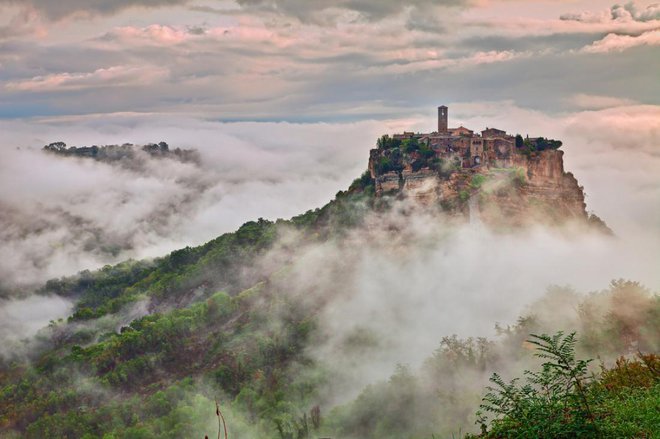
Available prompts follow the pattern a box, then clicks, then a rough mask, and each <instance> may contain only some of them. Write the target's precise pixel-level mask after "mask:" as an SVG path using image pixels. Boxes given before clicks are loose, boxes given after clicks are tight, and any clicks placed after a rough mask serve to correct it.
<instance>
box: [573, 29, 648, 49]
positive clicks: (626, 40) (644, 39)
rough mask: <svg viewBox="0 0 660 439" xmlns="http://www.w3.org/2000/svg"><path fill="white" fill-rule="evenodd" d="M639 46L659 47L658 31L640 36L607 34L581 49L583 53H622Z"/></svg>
mask: <svg viewBox="0 0 660 439" xmlns="http://www.w3.org/2000/svg"><path fill="white" fill-rule="evenodd" d="M639 46H660V30H654V31H649V32H644V33H642V34H641V35H638V36H633V35H617V34H608V35H607V36H605V38H603V39H602V40H598V41H595V42H594V43H593V44H591V45H589V46H585V47H583V48H582V52H584V53H609V52H623V51H624V50H628V49H631V48H633V47H639Z"/></svg>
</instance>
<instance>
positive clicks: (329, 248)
mask: <svg viewBox="0 0 660 439" xmlns="http://www.w3.org/2000/svg"><path fill="white" fill-rule="evenodd" d="M407 145H408V146H409V145H410V143H408V144H407ZM408 146H405V145H404V144H403V143H402V147H403V148H404V149H406V148H407V147H408ZM396 148H400V147H396ZM374 151H375V152H374ZM374 151H372V153H371V158H370V165H369V168H370V170H369V171H368V172H366V173H365V174H364V175H363V176H362V177H360V178H358V179H357V180H355V181H354V182H353V184H352V185H351V186H350V188H349V189H348V190H347V191H345V192H340V193H338V194H337V197H336V198H335V199H334V200H333V201H331V202H330V203H328V204H327V205H326V206H324V207H322V208H320V209H316V210H311V211H308V212H306V213H304V214H302V215H299V216H296V217H294V218H291V219H290V220H277V221H274V222H272V221H267V220H263V219H259V220H257V221H251V222H248V223H246V224H244V225H243V226H241V227H240V228H239V229H238V230H237V231H236V232H233V233H227V234H224V235H222V236H220V237H218V238H216V239H214V240H212V241H210V242H208V243H206V244H204V245H202V246H199V247H194V248H190V247H186V248H184V249H180V250H177V251H174V252H172V253H171V254H169V255H167V256H165V257H162V258H157V259H155V260H151V261H126V262H123V263H121V264H118V265H115V266H106V267H104V268H102V269H100V270H98V271H94V272H89V271H85V272H82V273H79V274H78V275H76V276H72V277H67V278H62V279H57V280H51V281H49V282H47V283H46V284H45V285H44V286H43V287H42V288H41V290H40V291H39V294H43V295H49V294H56V295H59V296H62V297H67V298H70V299H71V300H72V301H74V303H75V307H74V311H73V313H72V315H71V316H70V317H69V318H68V319H67V320H66V321H64V320H62V321H58V322H51V325H50V326H49V327H48V328H44V329H43V330H42V331H41V332H40V333H39V335H38V336H37V337H36V338H35V339H34V340H26V341H25V342H22V343H17V345H16V346H13V349H12V354H11V355H9V356H6V357H5V358H3V359H2V363H1V369H0V386H1V387H2V389H1V390H0V391H1V392H2V401H3V404H2V408H1V409H0V427H1V428H2V434H3V437H33V438H43V437H49V438H58V437H67V438H74V437H75V438H80V437H84V438H92V437H103V438H120V437H121V438H151V437H154V438H155V437H159V438H161V437H171V438H181V437H191V438H194V437H199V438H202V437H204V435H209V437H212V436H214V435H215V434H216V432H217V419H216V416H215V402H214V400H216V399H217V400H218V401H219V403H220V406H221V408H222V410H223V413H224V415H225V417H226V418H227V422H228V426H229V431H230V437H237V438H238V437H242V438H270V437H272V438H282V439H284V438H307V437H333V438H335V437H336V438H363V439H364V438H384V437H385V438H401V437H409V438H421V437H431V435H432V434H439V435H443V436H442V437H446V436H447V435H450V434H462V433H465V432H468V431H474V430H475V426H474V422H475V421H476V415H475V412H476V410H477V408H478V406H479V401H480V399H481V397H482V396H483V395H484V393H485V392H484V386H485V385H486V384H487V382H488V381H487V380H488V377H489V376H490V374H491V372H493V371H495V370H500V371H502V370H504V371H505V372H504V373H505V374H506V375H507V376H510V377H513V376H515V375H516V374H518V373H521V372H522V370H523V369H524V368H527V367H531V366H532V365H534V364H535V363H534V359H533V355H532V351H531V350H529V349H527V347H526V346H525V344H524V340H525V339H527V338H528V337H529V334H530V333H540V332H548V333H554V332H556V331H558V330H562V329H563V330H576V331H578V337H579V340H580V342H579V344H578V346H577V350H578V351H579V353H580V354H584V355H588V356H589V357H590V358H595V357H596V356H599V357H600V358H603V359H604V360H607V361H610V363H608V364H611V360H613V359H615V358H616V357H618V356H619V355H624V354H628V353H630V352H634V351H635V350H640V351H642V352H645V353H652V352H658V349H659V347H660V340H659V339H658V334H660V320H659V316H660V307H659V305H660V302H659V301H658V296H657V294H655V293H654V292H652V291H649V290H648V289H646V288H645V287H643V286H642V285H640V284H638V283H636V282H631V281H623V280H621V281H615V282H612V284H611V285H610V286H609V287H608V288H607V289H605V290H603V291H600V292H597V293H593V294H591V295H589V296H585V295H580V294H577V293H576V292H575V291H573V290H572V289H571V288H569V287H562V288H559V287H555V288H550V289H549V290H548V291H547V293H546V294H545V295H544V296H542V298H541V299H539V300H538V301H536V302H535V303H534V304H533V305H532V306H531V307H530V308H529V310H528V312H526V313H525V314H524V315H522V316H521V317H520V319H519V320H518V321H517V322H510V323H511V324H510V325H509V326H507V327H502V326H500V327H498V328H499V329H498V331H499V337H497V338H496V339H486V338H460V337H457V336H451V334H442V333H438V334H433V336H434V337H436V339H437V342H438V343H439V347H438V349H437V350H436V351H435V352H431V351H429V352H428V353H426V354H425V356H426V357H428V358H427V359H426V360H425V361H423V364H422V366H421V367H420V368H419V369H418V370H414V369H411V368H409V367H407V366H405V365H401V366H399V367H397V368H396V369H395V370H394V375H392V376H391V378H390V379H389V380H384V381H383V380H378V379H377V380H376V382H371V383H369V382H366V383H365V382H364V380H363V379H362V377H359V376H358V375H359V374H358V372H359V371H365V370H366V372H367V374H368V375H370V376H371V377H372V381H373V377H376V376H381V375H382V372H381V371H377V370H376V369H378V368H379V367H382V366H380V365H379V363H377V362H373V363H372V361H375V358H378V357H379V355H381V354H380V352H381V351H383V350H387V349H388V345H389V344H390V343H392V342H393V341H392V339H390V338H388V337H393V335H392V334H389V335H387V334H388V333H380V332H378V331H377V330H375V329H374V328H373V327H370V326H369V323H370V322H369V321H368V318H365V317H362V316H361V315H360V314H356V315H355V316H354V317H353V316H351V317H341V316H340V315H339V314H335V311H334V310H335V308H336V307H339V308H338V309H340V310H341V309H345V308H341V304H342V302H350V300H351V299H352V297H354V296H355V295H359V294H361V292H362V291H365V290H368V285H364V278H363V277H362V274H363V273H362V271H361V270H365V268H364V267H363V265H364V260H365V258H366V259H369V260H373V259H376V256H374V255H383V257H384V260H394V265H393V266H406V265H414V264H413V263H414V262H415V261H417V260H421V259H425V258H427V256H428V255H427V253H425V252H426V250H425V249H426V248H428V247H433V248H434V249H435V248H437V249H439V251H442V252H446V251H447V250H448V249H447V248H445V247H444V246H448V245H459V244H458V243H455V242H454V243H452V242H451V241H449V242H447V241H445V240H444V239H445V238H443V237H444V236H445V235H454V234H457V235H459V236H460V233H462V232H463V233H464V232H466V231H467V232H469V233H470V234H475V233H482V232H479V231H478V229H474V228H469V227H470V226H466V225H465V222H466V221H465V220H466V219H467V218H465V217H467V216H469V215H470V204H471V203H470V200H472V199H478V200H479V204H478V206H479V210H480V216H481V218H482V219H484V222H485V223H486V224H489V223H492V224H493V225H495V226H496V228H497V229H498V231H499V232H501V231H502V230H501V229H506V230H507V232H505V233H512V234H513V235H515V234H516V233H518V232H517V230H519V229H517V227H518V226H520V225H523V224H531V223H536V221H537V220H539V222H541V223H548V221H545V220H544V218H545V217H537V216H535V215H536V213H533V212H531V210H530V209H532V208H534V209H535V208H536V207H538V205H537V204H536V202H535V201H533V200H539V199H541V200H542V201H543V200H544V202H545V203H547V205H548V206H549V205H551V204H552V205H555V206H558V208H557V209H556V211H555V212H554V213H553V215H554V216H552V221H549V222H550V223H552V224H553V225H555V226H558V225H559V224H561V223H562V222H565V221H569V220H571V221H572V220H576V219H577V220H579V221H582V222H583V223H584V224H588V217H587V214H586V213H585V206H584V198H583V195H582V192H581V189H580V188H579V186H578V185H577V181H576V180H575V179H574V178H573V177H572V176H571V175H569V174H566V173H565V172H564V170H563V164H562V154H561V152H559V151H556V150H547V151H540V152H537V153H534V154H531V153H530V154H529V156H527V155H525V154H524V153H522V152H521V153H516V156H513V157H511V162H512V163H513V164H514V165H515V166H512V167H508V168H495V167H487V166H480V167H479V168H474V167H470V168H462V167H461V168H454V169H451V170H449V171H447V170H445V169H444V168H443V167H442V166H441V167H440V168H436V169H435V170H432V169H431V167H430V166H421V167H419V168H418V169H417V165H415V169H414V170H413V169H412V163H414V157H415V156H416V154H417V152H416V151H415V150H410V151H409V152H403V153H401V155H400V159H399V160H398V161H390V166H394V167H400V168H401V169H398V170H394V171H391V170H387V169H382V168H378V166H377V165H378V164H379V163H381V164H382V160H381V159H382V158H383V157H388V158H391V157H392V154H397V153H395V152H394V151H395V148H394V147H387V148H384V147H381V148H378V149H376V150H374ZM388 151H389V152H388ZM419 151H424V150H423V148H422V147H420V149H419ZM486 153H487V152H486ZM523 157H524V159H523ZM411 160H413V161H411ZM438 163H440V162H438ZM483 163H484V162H482V163H481V164H482V165H483ZM524 167H526V168H525V169H526V171H525V173H524V174H525V178H524V181H522V180H523V179H522V178H520V179H517V177H518V176H519V175H520V171H518V169H520V168H524ZM392 173H394V174H396V179H397V181H399V182H401V181H402V184H401V183H399V184H398V185H397V187H396V188H394V187H392V188H389V189H388V186H387V185H388V184H389V183H388V181H390V180H389V179H390V178H394V177H392ZM519 180H520V181H519ZM493 181H495V182H497V183H498V184H497V185H494V186H497V187H496V189H495V190H493V191H492V192H491V191H490V189H489V187H490V182H493ZM500 182H504V183H506V184H503V185H501V186H500V185H499V183H500ZM431 183H432V184H433V187H434V188H433V190H431V191H426V192H423V193H422V194H420V193H419V192H417V190H418V189H419V187H424V188H426V185H427V184H431ZM416 185H417V186H416ZM466 192H467V195H463V194H464V193H466ZM424 194H427V195H424ZM428 194H433V195H432V196H429V195H428ZM410 195H414V196H410ZM486 200H488V202H486ZM418 201H421V203H418ZM490 204H492V205H497V206H499V207H500V208H501V211H498V212H497V213H492V212H491V210H490V209H491V207H489V205H490ZM474 207H475V206H474V204H473V205H472V208H473V209H474ZM544 209H545V208H544ZM542 211H543V210H542ZM535 212H537V211H535ZM546 214H548V215H549V213H548V212H546ZM472 215H474V211H473V212H472ZM491 219H492V220H491ZM523 219H524V221H523ZM507 220H510V222H509V223H507V224H506V225H507V226H506V227H503V224H504V223H503V222H504V221H507ZM424 221H433V222H434V224H432V225H431V226H430V227H429V229H428V230H425V229H422V228H421V227H420V223H422V222H424ZM464 227H468V228H467V229H464ZM499 232H498V233H499ZM488 233H490V232H488ZM521 233H522V232H521ZM580 233H595V232H593V231H591V232H589V231H586V230H582V231H581V232H580ZM598 236H600V235H598ZM507 239H508V238H507ZM363 252H366V253H363ZM365 255H366V256H365ZM411 261H412V262H411ZM382 266H383V263H382V262H381V261H380V260H376V261H375V262H374V265H373V266H369V267H376V268H377V269H379V270H382V271H377V272H376V273H377V274H374V273H373V272H369V276H367V279H371V280H370V282H372V283H375V282H376V280H377V278H378V277H384V278H386V279H387V275H388V270H392V268H391V267H390V266H386V268H383V267H382ZM369 267H367V268H369ZM412 273H413V274H412V276H414V275H415V274H414V271H412ZM410 282H412V281H411V280H409V281H408V283H406V285H410ZM545 287H546V285H540V286H537V288H541V289H545ZM410 288H412V287H410ZM402 291H403V292H405V294H407V295H410V296H411V297H414V296H412V292H411V291H408V287H407V286H406V287H405V288H403V289H402ZM395 292H396V295H397V297H395V298H394V299H392V298H388V296H387V294H386V292H385V291H379V293H381V295H380V296H378V297H374V298H372V299H371V300H372V302H368V303H367V304H362V308H368V306H367V305H374V306H376V305H377V304H378V302H379V301H387V300H394V304H395V305H396V307H397V308H402V307H403V305H401V302H400V301H405V300H407V297H406V296H400V294H401V291H399V290H395ZM358 303H359V302H358ZM413 307H414V308H419V305H414V303H413ZM354 308H355V307H353V308H351V309H354ZM376 309H378V308H376ZM575 309H580V310H581V312H579V313H575V312H574V310H575ZM531 310H533V312H532V311H531ZM420 312H421V310H420ZM367 315H368V314H367ZM397 317H399V318H400V316H397V315H396V314H393V315H374V316H373V317H372V319H373V320H382V321H383V326H385V327H393V328H395V330H394V332H401V333H404V334H405V333H406V332H405V331H404V329H405V327H406V325H407V324H409V323H406V322H405V321H404V323H398V322H397V321H396V319H397ZM361 319H363V321H361ZM337 323H338V324H339V325H340V326H341V327H344V329H345V330H343V331H339V333H337V331H336V330H330V329H333V328H335V327H333V326H332V325H333V324H337ZM427 331H430V330H427ZM403 342H404V343H407V342H409V340H403ZM654 364H655V363H654ZM608 367H609V366H608ZM392 372H393V371H392V370H389V369H388V370H387V371H386V372H385V373H386V374H387V375H389V374H391V373H392ZM645 373H646V372H645ZM647 375H648V373H646V375H644V376H647ZM651 380H656V381H655V382H657V373H656V374H655V375H653V373H651ZM647 382H648V380H647V381H645V382H644V383H647ZM644 385H645V387H644V386H641V387H643V389H651V390H643V391H644V392H647V391H648V392H651V393H649V394H648V395H647V394H644V396H642V397H640V398H646V399H645V401H646V400H648V401H647V402H648V404H651V405H652V404H656V405H657V401H658V394H657V385H656V386H655V387H653V386H651V385H649V386H646V384H644ZM641 387H640V388H641ZM617 389H618V387H617ZM654 389H655V390H654ZM653 392H654V393H653ZM615 413H616V416H619V418H616V419H617V422H620V423H622V424H623V423H627V424H626V425H628V424H630V423H632V426H630V425H628V429H627V430H626V431H628V432H633V433H634V434H635V435H639V437H645V436H644V435H645V434H647V433H649V429H648V428H649V427H648V419H647V418H644V422H645V423H639V424H638V428H637V429H635V428H636V427H635V425H636V424H635V420H634V419H633V418H630V413H626V412H624V411H616V412H615ZM603 416H605V417H607V416H609V415H608V414H607V413H606V414H604V415H603ZM612 416H614V415H612ZM626 416H628V417H626ZM607 419H610V418H607ZM498 428H499V427H498ZM612 431H614V432H615V433H616V432H620V431H621V430H612ZM486 437H487V436H486ZM609 437H621V436H616V435H611V436H609ZM631 437H633V436H631Z"/></svg>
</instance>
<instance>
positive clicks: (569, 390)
mask: <svg viewBox="0 0 660 439" xmlns="http://www.w3.org/2000/svg"><path fill="white" fill-rule="evenodd" d="M528 341H529V343H531V344H533V345H535V346H536V348H537V352H536V354H535V355H536V357H538V358H540V359H542V360H545V361H544V362H543V364H542V365H541V370H540V371H537V372H531V371H526V372H525V383H524V384H519V380H518V379H514V380H512V381H511V382H508V383H507V382H505V381H504V380H503V379H502V378H501V377H500V376H499V375H498V374H493V376H492V377H491V379H490V381H491V382H492V383H493V384H494V386H493V387H488V393H487V394H486V395H485V396H484V398H483V402H482V404H481V410H480V411H479V412H477V414H478V416H479V417H478V423H479V424H480V425H481V429H482V432H483V433H482V434H481V435H480V436H478V437H481V438H514V437H515V438H576V437H588V438H591V437H600V438H651V437H656V436H655V435H657V434H658V432H660V415H659V414H660V358H659V357H657V356H655V355H653V354H648V355H644V354H641V353H640V354H638V358H637V359H635V360H629V359H626V358H624V357H621V358H620V359H619V360H617V362H616V366H615V367H613V368H611V369H604V370H603V371H602V374H601V375H600V377H597V376H596V375H595V374H592V375H590V374H588V369H587V366H588V364H589V363H590V362H591V360H578V359H576V358H575V346H576V343H577V339H576V335H575V333H574V332H573V333H571V334H569V335H566V336H564V334H563V333H562V332H558V333H557V334H555V335H554V336H549V335H546V334H542V335H534V334H532V335H531V338H530V340H528ZM488 413H490V414H492V415H494V416H495V418H494V419H493V420H492V421H490V423H489V420H488V417H487V414H488ZM475 437H476V436H475Z"/></svg>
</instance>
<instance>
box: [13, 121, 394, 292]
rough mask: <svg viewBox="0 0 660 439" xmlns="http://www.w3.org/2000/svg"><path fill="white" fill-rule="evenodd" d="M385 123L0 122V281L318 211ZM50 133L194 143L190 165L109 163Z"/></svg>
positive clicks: (42, 276) (75, 140)
mask: <svg viewBox="0 0 660 439" xmlns="http://www.w3.org/2000/svg"><path fill="white" fill-rule="evenodd" d="M387 125H388V124H387V123H385V124H384V125H383V123H381V122H375V121H363V122H359V123H344V124H284V123H251V122H243V123H234V124H225V123H219V122H209V121H203V120H195V119H190V118H185V117H181V116H171V117H164V116H145V115H142V116H138V115H124V116H120V115H116V116H114V117H108V116H103V117H98V118H64V119H55V120H49V121H43V122H41V123H38V122H31V123H23V122H2V123H0V126H2V130H3V132H7V133H9V134H8V136H6V137H5V138H3V141H2V144H0V148H1V150H2V154H3V160H2V163H1V164H0V205H1V206H2V209H0V225H1V227H0V239H1V240H2V242H3V245H2V247H1V248H0V279H2V283H3V284H5V285H8V286H12V285H17V284H26V283H27V284H32V283H38V282H41V281H44V280H46V279H48V278H51V277H55V276H61V275H65V274H73V273H75V272H77V271H78V270H81V269H84V268H94V267H98V266H101V265H104V264H106V263H111V262H116V261H120V260H124V259H127V258H129V257H135V258H143V257H154V256H159V255H163V254H165V253H167V252H169V251H171V250H174V249H176V248H180V247H183V246H186V245H194V244H201V243H204V242H206V241H208V240H210V239H212V238H214V237H216V236H218V235H220V234H222V233H224V232H229V231H233V230H235V229H236V228H237V227H238V226H240V225H241V224H242V223H244V222H246V221H248V220H253V219H256V218H258V217H265V218H270V219H276V218H280V217H282V218H287V217H291V216H293V215H296V214H299V213H302V212H304V211H306V210H307V209H310V208H315V207H319V206H321V205H323V204H324V203H325V202H327V201H328V200H329V199H331V198H332V196H333V195H334V194H335V193H336V192H337V191H338V190H339V189H344V188H346V187H347V186H348V185H349V184H350V182H351V181H352V180H353V179H354V178H356V177H357V176H359V175H360V173H361V172H362V171H363V170H364V169H365V168H366V157H367V150H368V148H369V147H370V146H371V145H373V143H374V142H375V139H376V138H377V137H378V135H379V134H380V133H381V131H382V130H386V131H389V130H397V131H398V130H400V129H403V127H405V126H406V125H405V123H400V122H396V123H394V124H393V125H392V126H390V127H389V128H388V127H387ZM153 136H158V137H157V138H153ZM60 139H62V140H65V141H67V142H68V143H69V144H70V145H79V146H81V145H92V144H113V143H114V144H123V143H124V142H127V141H131V142H135V143H148V142H153V141H159V140H163V139H166V140H167V141H168V142H169V143H170V147H171V148H174V147H177V146H180V147H182V148H194V149H197V150H198V151H199V152H200V155H201V163H200V164H199V165H197V164H194V163H181V162H178V161H174V160H162V159H160V160H158V159H153V158H151V157H149V156H147V155H145V154H138V155H137V158H136V161H137V162H138V163H130V164H123V163H122V162H117V163H116V164H114V165H111V164H108V163H99V162H95V161H92V160H85V159H76V158H73V157H59V156H54V155H51V154H45V153H43V152H41V151H40V150H39V149H40V148H41V146H42V145H44V144H46V143H49V142H51V141H55V140H60ZM16 147H20V149H16ZM35 170H39V171H38V172H36V171H35ZM283 199H286V200H287V202H286V203H283V202H282V200H283ZM108 212H113V214H112V215H109V214H108Z"/></svg>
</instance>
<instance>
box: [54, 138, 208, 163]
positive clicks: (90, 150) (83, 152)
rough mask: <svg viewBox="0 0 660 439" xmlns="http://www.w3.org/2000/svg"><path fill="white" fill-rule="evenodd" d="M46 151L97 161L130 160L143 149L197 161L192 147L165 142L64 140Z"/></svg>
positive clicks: (154, 155)
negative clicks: (85, 143)
mask: <svg viewBox="0 0 660 439" xmlns="http://www.w3.org/2000/svg"><path fill="white" fill-rule="evenodd" d="M43 150H44V151H46V152H50V153H54V154H58V155H63V156H73V157H86V158H92V159H95V160H99V161H118V160H132V159H135V158H136V152H137V151H143V152H146V153H147V154H149V155H150V156H151V157H167V158H174V159H177V160H179V161H182V162H192V163H199V160H200V158H199V153H198V152H197V151H195V150H192V149H181V148H175V149H170V147H169V145H168V144H167V143H165V142H158V143H148V144H146V145H141V146H140V145H133V144H132V143H124V144H123V145H103V146H97V145H92V146H70V147H67V145H66V143H64V142H53V143H49V144H48V145H45V146H44V147H43Z"/></svg>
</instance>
